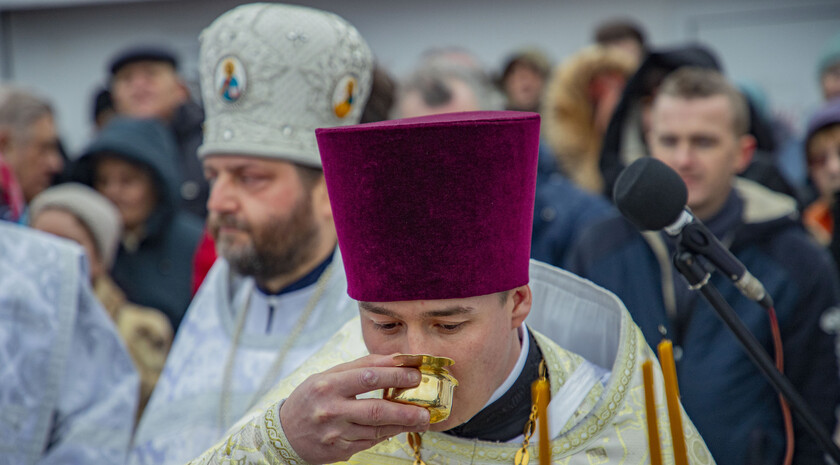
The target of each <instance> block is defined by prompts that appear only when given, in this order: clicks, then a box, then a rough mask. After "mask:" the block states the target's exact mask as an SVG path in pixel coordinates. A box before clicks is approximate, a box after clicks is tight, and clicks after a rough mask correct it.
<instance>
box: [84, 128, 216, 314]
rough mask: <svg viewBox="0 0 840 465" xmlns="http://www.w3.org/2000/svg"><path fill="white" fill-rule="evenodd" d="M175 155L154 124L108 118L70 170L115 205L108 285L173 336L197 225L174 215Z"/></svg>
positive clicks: (186, 293) (186, 298)
mask: <svg viewBox="0 0 840 465" xmlns="http://www.w3.org/2000/svg"><path fill="white" fill-rule="evenodd" d="M176 153H177V149H176V147H175V142H174V140H173V139H172V136H171V134H170V133H169V132H168V131H167V130H166V128H164V127H163V126H162V125H161V124H160V123H158V122H157V121H155V120H152V119H147V120H138V119H130V118H115V119H113V120H112V121H111V122H110V123H108V125H107V126H105V128H104V129H102V131H101V132H100V133H99V134H98V135H97V137H96V139H94V141H93V143H92V144H91V145H90V146H89V147H88V148H87V150H86V151H85V153H84V154H83V155H82V156H81V157H80V158H79V160H78V161H77V163H76V166H75V167H74V174H73V177H74V178H75V180H77V181H79V182H82V183H84V184H87V185H89V186H91V187H93V188H95V189H96V190H98V191H99V192H100V193H102V194H103V195H105V196H106V197H108V199H109V200H111V201H112V202H114V204H116V205H117V208H118V209H119V210H120V215H121V216H122V220H123V224H124V226H125V227H124V231H123V235H122V240H121V243H120V247H119V251H118V252H117V259H116V262H115V263H114V268H113V278H114V281H116V283H117V285H119V287H120V288H122V289H123V291H125V294H126V297H127V298H128V300H129V301H131V302H134V303H137V304H140V305H144V306H147V307H152V308H157V309H160V310H161V311H163V312H164V313H165V314H166V316H167V317H169V320H170V322H171V323H172V328H173V329H177V328H178V324H179V323H180V322H181V317H182V316H183V315H184V312H185V311H186V310H187V306H188V305H189V304H190V299H191V293H190V279H191V274H192V268H191V265H192V256H193V252H194V251H195V247H196V244H198V239H199V237H200V236H201V229H202V223H201V221H199V220H198V219H196V218H195V217H194V216H193V215H190V214H189V213H186V212H183V211H181V210H179V209H178V208H177V203H178V182H177V181H176V180H177V179H178V169H177V167H176V157H177V155H176Z"/></svg>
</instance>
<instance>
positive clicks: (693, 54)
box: [598, 45, 796, 198]
mask: <svg viewBox="0 0 840 465" xmlns="http://www.w3.org/2000/svg"><path fill="white" fill-rule="evenodd" d="M685 66H696V67H701V68H708V69H713V70H718V71H721V66H720V64H719V62H718V59H717V57H715V55H714V54H713V53H712V51H711V50H709V49H707V48H705V47H701V46H696V45H688V46H681V47H675V48H671V49H664V50H656V51H652V52H650V53H649V54H648V55H647V56H646V58H645V59H644V61H643V62H642V64H641V66H639V69H638V70H637V71H636V73H635V74H634V75H633V76H632V77H630V79H629V80H628V81H627V85H626V86H625V87H624V92H623V93H622V95H621V100H620V101H619V102H618V105H617V106H616V108H615V111H614V112H613V114H612V117H611V118H610V122H609V125H608V126H607V131H606V133H605V134H604V141H603V144H602V146H601V156H600V159H599V161H598V163H599V167H600V169H601V174H602V175H603V177H604V194H605V195H606V196H607V197H608V198H611V197H612V187H613V184H614V183H615V180H616V178H617V177H618V173H620V172H621V170H622V169H623V168H624V167H625V166H627V165H629V164H630V163H631V162H633V161H635V160H636V159H638V158H639V157H643V156H647V155H649V154H650V148H649V147H648V146H647V144H646V140H645V137H646V134H647V132H648V130H649V128H650V109H651V103H652V102H653V98H654V97H655V96H656V93H657V89H658V88H659V86H660V85H661V83H662V80H663V79H665V77H666V76H667V75H668V74H669V73H671V72H673V71H675V70H677V69H679V68H682V67H685ZM747 106H748V111H749V112H750V114H751V115H753V116H752V118H751V119H750V120H749V122H748V124H749V133H750V134H751V135H752V136H753V137H754V138H755V140H756V144H757V145H756V150H755V153H754V156H753V157H752V159H751V160H750V163H749V166H748V167H747V169H745V170H744V172H743V173H741V175H742V176H743V177H746V178H748V179H752V180H753V181H756V182H758V183H760V184H762V185H764V186H766V187H769V188H770V189H772V190H774V191H776V192H781V193H783V194H787V195H790V196H795V195H796V192H795V190H794V189H793V188H792V187H791V186H790V184H789V183H788V182H787V181H786V180H785V178H784V176H783V175H782V174H781V172H780V171H779V168H778V167H777V166H776V160H775V154H774V153H775V152H774V151H775V146H774V142H773V140H772V139H771V138H769V137H766V136H767V134H769V132H768V131H769V129H768V128H767V124H768V123H767V122H766V121H764V120H763V119H762V118H759V117H758V113H757V112H756V111H755V110H754V109H753V108H752V106H751V104H750V102H749V101H747Z"/></svg>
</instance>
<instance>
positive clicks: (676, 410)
mask: <svg viewBox="0 0 840 465" xmlns="http://www.w3.org/2000/svg"><path fill="white" fill-rule="evenodd" d="M657 349H658V350H659V363H660V364H661V365H662V377H663V378H665V401H666V402H667V403H668V420H669V421H670V423H671V442H672V443H673V445H674V463H675V464H676V465H688V455H687V454H686V448H685V435H683V428H682V415H681V414H680V391H679V388H678V387H677V367H676V365H674V348H673V346H672V345H671V341H669V340H668V339H663V340H662V342H660V343H659V346H658V347H657Z"/></svg>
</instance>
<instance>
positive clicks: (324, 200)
mask: <svg viewBox="0 0 840 465" xmlns="http://www.w3.org/2000/svg"><path fill="white" fill-rule="evenodd" d="M312 208H314V209H315V214H316V215H318V216H320V217H321V218H324V219H329V221H330V222H332V220H333V216H332V205H330V196H329V193H328V192H327V181H326V180H325V179H324V175H321V178H320V179H318V182H317V183H315V186H313V187H312Z"/></svg>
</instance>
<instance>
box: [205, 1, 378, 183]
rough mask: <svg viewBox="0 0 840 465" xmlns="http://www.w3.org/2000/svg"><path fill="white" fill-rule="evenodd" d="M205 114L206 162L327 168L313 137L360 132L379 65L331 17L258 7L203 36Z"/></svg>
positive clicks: (352, 32) (236, 12)
mask: <svg viewBox="0 0 840 465" xmlns="http://www.w3.org/2000/svg"><path fill="white" fill-rule="evenodd" d="M200 40H201V52H200V58H199V71H200V74H201V95H202V98H203V102H204V110H205V112H206V120H205V123H204V144H203V145H202V146H201V147H199V149H198V155H199V157H202V158H203V157H206V156H209V155H218V154H226V155H246V156H259V157H268V158H276V159H282V160H289V161H293V162H297V163H301V164H304V165H308V166H315V167H320V166H321V157H320V156H319V155H318V146H317V144H316V142H315V129H316V128H322V127H333V126H345V125H350V124H357V123H358V122H359V119H360V118H361V114H362V107H363V106H364V104H365V102H366V101H367V98H368V95H369V94H370V87H371V79H372V78H371V73H372V69H373V56H372V54H371V51H370V48H369V47H368V45H367V43H365V41H364V39H362V37H361V35H359V32H358V31H357V30H356V28H354V27H353V26H352V25H350V24H349V23H347V22H346V21H345V20H343V19H342V18H340V17H339V16H337V15H335V14H333V13H327V12H325V11H319V10H315V9H312V8H306V7H301V6H291V5H280V4H270V3H252V4H248V5H242V6H239V7H236V8H234V9H232V10H230V11H228V12H227V13H225V14H223V15H222V16H220V17H219V18H217V19H216V20H215V21H213V23H212V24H211V25H210V26H209V27H207V29H205V30H204V31H203V32H202V33H201V37H200Z"/></svg>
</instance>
